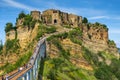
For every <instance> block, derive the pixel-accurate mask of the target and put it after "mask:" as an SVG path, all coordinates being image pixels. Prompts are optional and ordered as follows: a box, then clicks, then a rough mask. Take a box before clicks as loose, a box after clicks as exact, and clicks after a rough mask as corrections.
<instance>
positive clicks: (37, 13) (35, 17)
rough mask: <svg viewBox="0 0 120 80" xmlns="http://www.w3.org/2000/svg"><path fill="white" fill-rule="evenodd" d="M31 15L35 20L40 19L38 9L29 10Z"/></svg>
mask: <svg viewBox="0 0 120 80" xmlns="http://www.w3.org/2000/svg"><path fill="white" fill-rule="evenodd" d="M31 16H32V17H33V19H35V20H41V13H40V11H31Z"/></svg>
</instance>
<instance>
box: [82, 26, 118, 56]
mask: <svg viewBox="0 0 120 80" xmlns="http://www.w3.org/2000/svg"><path fill="white" fill-rule="evenodd" d="M81 29H82V32H83V36H82V41H83V45H84V46H85V47H87V48H88V49H89V50H90V51H92V52H95V53H98V52H99V51H105V52H108V53H113V54H114V55H116V56H117V57H118V49H117V48H116V45H110V44H109V37H108V28H105V27H104V26H103V25H95V24H89V25H86V24H83V25H82V26H81Z"/></svg>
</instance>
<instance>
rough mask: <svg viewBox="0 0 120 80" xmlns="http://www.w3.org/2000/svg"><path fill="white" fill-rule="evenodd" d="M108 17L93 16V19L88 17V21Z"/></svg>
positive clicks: (107, 17) (106, 17)
mask: <svg viewBox="0 0 120 80" xmlns="http://www.w3.org/2000/svg"><path fill="white" fill-rule="evenodd" d="M109 18H110V17H109V16H94V17H90V18H88V19H89V20H96V19H109Z"/></svg>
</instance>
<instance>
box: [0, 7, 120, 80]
mask: <svg viewBox="0 0 120 80" xmlns="http://www.w3.org/2000/svg"><path fill="white" fill-rule="evenodd" d="M8 27H10V28H8ZM5 32H6V42H5V45H4V47H3V50H2V52H3V53H2V54H1V55H0V60H1V61H0V63H2V64H1V65H2V66H5V67H4V68H5V70H0V72H1V73H3V72H10V70H7V69H6V68H7V67H6V65H7V66H8V67H9V64H8V63H11V65H12V66H15V67H11V65H10V67H11V68H12V69H11V71H12V70H13V69H14V68H15V69H16V68H17V67H18V66H21V65H23V64H24V63H27V61H28V60H29V58H30V56H31V55H32V53H33V52H34V49H35V47H36V44H37V42H38V41H39V40H40V39H41V38H43V37H46V36H47V37H48V36H49V37H48V38H47V43H46V47H47V49H46V52H47V60H46V63H45V70H46V71H47V72H46V73H48V72H49V73H50V70H47V69H48V68H47V67H48V66H49V67H50V69H51V70H53V71H54V70H55V69H54V66H56V65H57V69H58V71H59V72H60V73H62V74H63V72H61V71H60V70H63V71H64V67H66V69H68V70H69V69H70V70H71V68H69V67H68V66H71V65H72V67H73V66H74V67H73V68H76V69H77V68H80V69H83V72H86V75H85V76H88V75H89V76H90V74H89V73H88V72H90V73H91V75H92V77H90V78H91V80H96V76H95V75H94V74H93V73H95V72H94V70H96V68H98V69H99V66H104V65H103V64H105V65H108V66H109V65H111V64H112V59H119V54H118V53H119V52H118V49H117V47H116V44H115V43H114V41H112V40H109V34H108V28H107V26H106V25H104V24H101V23H98V22H96V23H90V22H89V21H88V20H87V18H85V17H82V16H78V15H75V14H68V13H66V12H62V11H60V10H55V9H48V10H45V11H43V12H40V11H36V10H35V11H31V12H30V13H29V14H25V13H24V12H21V13H20V14H19V15H18V17H17V18H16V24H15V26H13V24H12V23H7V24H6V27H5ZM19 56H20V57H19ZM4 57H5V58H4ZM21 60H23V61H22V62H21ZM55 60H56V61H58V62H56V63H55V62H54V61H55ZM61 60H64V61H63V62H62V63H63V64H62V63H60V62H59V61H61ZM50 61H52V62H53V63H54V64H53V63H51V62H50ZM57 63H60V64H59V65H61V68H60V70H59V66H58V64H57ZM68 63H69V64H68ZM64 64H65V65H68V66H64ZM2 68H3V67H2ZM2 68H1V69H2ZM87 71H88V72H87ZM96 72H97V71H96ZM71 73H72V72H71ZM51 74H52V73H51ZM58 74H59V73H58ZM67 74H68V73H67ZM67 74H66V75H67ZM72 74H73V73H72ZM76 75H78V74H77V73H76ZM46 76H47V77H46ZM67 76H72V75H67ZM73 77H74V76H73ZM47 78H48V75H45V79H46V80H47ZM78 78H79V77H78ZM75 79H77V78H76V77H75ZM71 80H72V79H71ZM86 80H89V79H87V78H86Z"/></svg>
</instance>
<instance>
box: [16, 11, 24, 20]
mask: <svg viewBox="0 0 120 80" xmlns="http://www.w3.org/2000/svg"><path fill="white" fill-rule="evenodd" d="M25 16H26V14H25V13H24V12H23V11H22V12H21V13H20V14H19V15H18V19H21V18H24V17H25Z"/></svg>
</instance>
